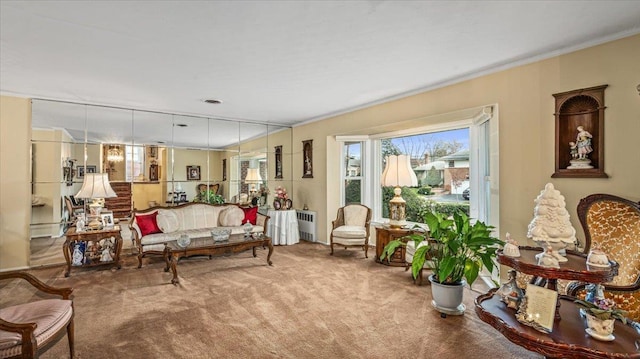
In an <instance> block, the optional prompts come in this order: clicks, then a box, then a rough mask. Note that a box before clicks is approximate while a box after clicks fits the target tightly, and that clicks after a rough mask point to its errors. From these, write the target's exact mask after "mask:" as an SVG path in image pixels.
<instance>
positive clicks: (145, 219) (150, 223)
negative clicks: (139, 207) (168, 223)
mask: <svg viewBox="0 0 640 359" xmlns="http://www.w3.org/2000/svg"><path fill="white" fill-rule="evenodd" d="M156 217H158V212H154V213H151V214H145V215H137V214H136V223H137V224H138V227H140V233H141V234H142V236H146V235H147V234H153V233H162V231H161V230H160V228H158V222H157V221H156Z"/></svg>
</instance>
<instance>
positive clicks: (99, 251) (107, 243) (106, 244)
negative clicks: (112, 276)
mask: <svg viewBox="0 0 640 359" xmlns="http://www.w3.org/2000/svg"><path fill="white" fill-rule="evenodd" d="M65 236H66V237H67V239H66V240H65V241H64V244H63V245H62V252H63V254H64V259H65V261H66V262H67V269H66V271H65V273H64V276H65V277H68V276H69V273H70V272H71V267H72V266H73V267H95V266H104V265H115V266H116V268H118V269H120V268H121V267H122V266H121V264H120V251H121V250H122V236H121V235H120V226H117V225H116V226H113V227H111V228H104V229H100V230H86V231H81V232H78V231H76V227H71V228H69V230H67V232H66V233H65ZM101 241H102V245H101V244H100V242H101Z"/></svg>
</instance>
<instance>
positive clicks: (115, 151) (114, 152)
mask: <svg viewBox="0 0 640 359" xmlns="http://www.w3.org/2000/svg"><path fill="white" fill-rule="evenodd" d="M122 160H124V156H123V155H122V151H121V150H120V146H118V145H109V150H108V151H107V161H109V162H122Z"/></svg>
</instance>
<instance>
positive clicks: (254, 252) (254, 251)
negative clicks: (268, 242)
mask: <svg viewBox="0 0 640 359" xmlns="http://www.w3.org/2000/svg"><path fill="white" fill-rule="evenodd" d="M251 249H253V258H255V257H257V256H258V255H257V254H256V247H253V248H251Z"/></svg>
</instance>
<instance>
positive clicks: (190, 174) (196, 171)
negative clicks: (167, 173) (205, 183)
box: [187, 166, 200, 181]
mask: <svg viewBox="0 0 640 359" xmlns="http://www.w3.org/2000/svg"><path fill="white" fill-rule="evenodd" d="M187 181H200V166H187Z"/></svg>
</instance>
